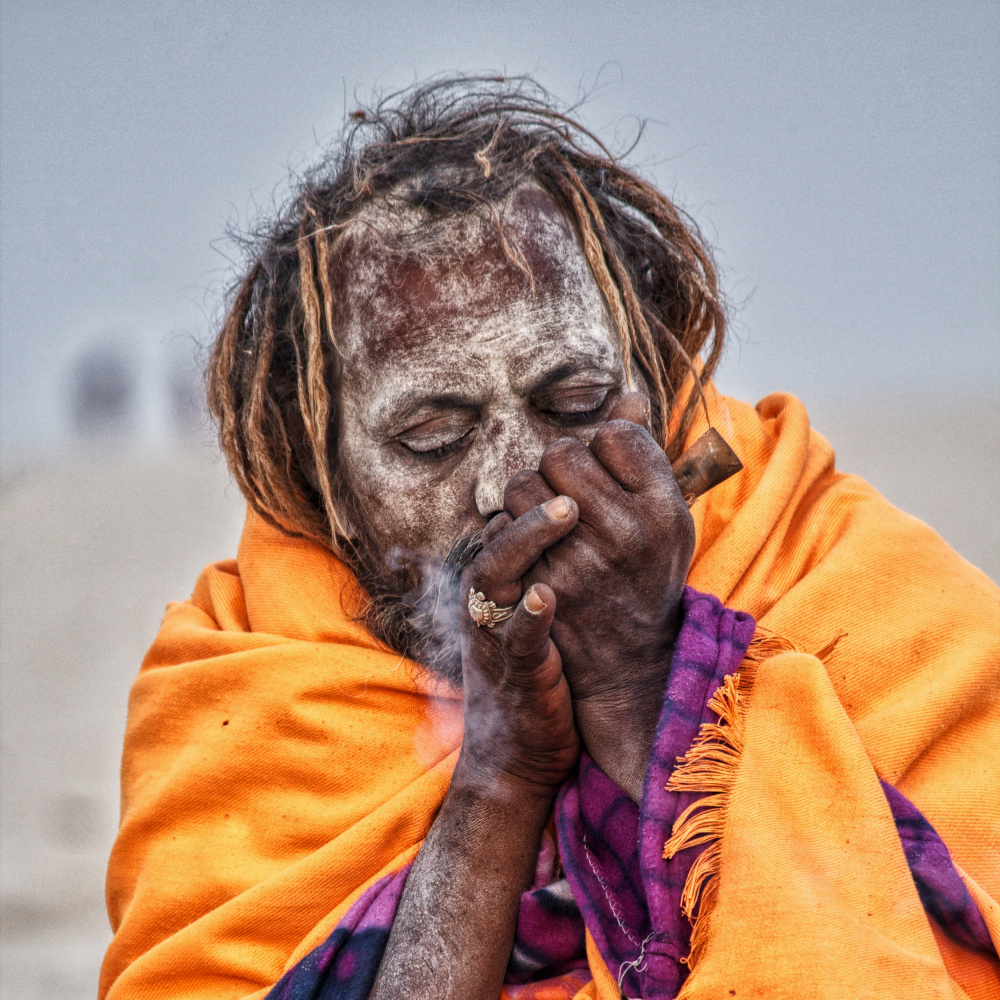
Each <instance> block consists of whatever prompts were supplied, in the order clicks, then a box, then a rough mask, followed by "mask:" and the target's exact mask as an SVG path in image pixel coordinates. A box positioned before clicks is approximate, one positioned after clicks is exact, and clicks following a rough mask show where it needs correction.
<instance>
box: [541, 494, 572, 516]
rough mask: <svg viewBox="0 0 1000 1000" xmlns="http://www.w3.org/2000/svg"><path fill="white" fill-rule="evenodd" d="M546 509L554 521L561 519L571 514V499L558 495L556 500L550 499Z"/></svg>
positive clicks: (545, 506)
mask: <svg viewBox="0 0 1000 1000" xmlns="http://www.w3.org/2000/svg"><path fill="white" fill-rule="evenodd" d="M544 509H545V513H546V514H548V515H549V517H551V518H552V520H553V521H561V520H562V519H563V518H564V517H568V516H569V500H568V498H566V497H556V498H555V499H554V500H549V501H548V502H547V503H546V504H545V505H544Z"/></svg>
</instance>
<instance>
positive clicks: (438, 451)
mask: <svg viewBox="0 0 1000 1000" xmlns="http://www.w3.org/2000/svg"><path fill="white" fill-rule="evenodd" d="M474 430H475V428H474V427H470V428H469V429H468V430H467V431H466V432H465V433H464V434H463V435H462V436H461V437H459V438H456V439H455V440H454V441H448V442H447V443H446V444H439V445H437V446H436V447H433V448H421V447H418V446H417V445H415V444H408V443H407V442H406V441H400V442H399V443H400V444H401V445H402V446H403V447H404V448H406V449H407V451H409V452H411V453H412V454H413V455H415V456H416V457H417V458H419V459H421V460H422V461H434V460H436V459H442V458H447V457H448V456H449V455H455V454H457V453H458V452H460V451H461V450H462V449H463V448H465V447H466V445H467V444H468V443H469V438H470V437H471V435H472V432H473V431H474Z"/></svg>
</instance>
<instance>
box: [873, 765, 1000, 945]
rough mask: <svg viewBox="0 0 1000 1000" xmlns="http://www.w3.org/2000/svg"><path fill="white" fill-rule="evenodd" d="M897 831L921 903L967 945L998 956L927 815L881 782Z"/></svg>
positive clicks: (947, 931)
mask: <svg viewBox="0 0 1000 1000" xmlns="http://www.w3.org/2000/svg"><path fill="white" fill-rule="evenodd" d="M882 791H884V792H885V797H886V799H887V800H888V802H889V808H890V809H891V810H892V818H893V819H894V820H895V821H896V832H897V833H898V834H899V839H900V841H901V842H902V844H903V853H904V854H905V855H906V862H907V864H908V865H909V866H910V874H911V875H912V876H913V881H914V883H915V884H916V887H917V893H918V895H919V896H920V902H921V903H923V904H924V909H925V910H926V911H927V912H928V914H929V915H930V916H932V917H933V918H934V919H935V920H936V921H937V922H938V924H939V925H940V926H941V928H942V930H944V932H945V933H946V934H947V935H948V936H949V937H950V938H952V940H954V941H957V942H958V943H959V944H960V945H962V946H963V947H965V948H970V949H971V950H973V951H978V952H982V953H983V954H986V955H995V954H996V948H994V946H993V941H992V940H991V938H990V932H989V930H988V929H987V927H986V921H985V920H983V915H982V914H981V913H980V912H979V909H978V907H977V906H976V904H975V903H974V902H973V899H972V896H971V895H970V894H969V890H968V889H967V888H966V887H965V882H963V881H962V876H961V875H959V874H958V872H957V871H956V869H955V863H954V862H953V861H952V860H951V855H950V854H949V853H948V848H947V847H945V844H944V841H943V840H942V839H941V837H940V836H939V835H938V832H937V830H935V829H934V827H933V826H931V825H930V823H929V822H928V821H927V818H926V817H925V816H924V814H923V813H922V812H921V811H920V810H919V809H918V808H917V807H916V806H915V805H914V804H913V803H912V802H911V801H910V800H909V799H908V798H907V797H906V796H905V795H904V794H903V793H902V792H900V791H899V790H898V789H896V788H894V787H893V786H892V785H890V784H889V782H888V781H883V782H882Z"/></svg>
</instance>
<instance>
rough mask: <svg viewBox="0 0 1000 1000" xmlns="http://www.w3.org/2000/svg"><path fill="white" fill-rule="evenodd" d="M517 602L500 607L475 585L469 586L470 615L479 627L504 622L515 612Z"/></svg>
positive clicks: (488, 626) (492, 625)
mask: <svg viewBox="0 0 1000 1000" xmlns="http://www.w3.org/2000/svg"><path fill="white" fill-rule="evenodd" d="M516 607H517V605H516V604H512V605H510V607H507V608H498V607H497V606H496V603H495V602H494V601H488V600H486V595H485V594H484V593H483V592H482V591H481V590H476V588H475V587H470V588H469V617H470V618H471V619H472V620H473V621H474V622H475V623H476V626H477V627H478V628H482V627H483V626H484V625H485V626H486V628H493V627H494V626H495V625H496V624H497V622H504V621H506V620H507V619H508V618H510V617H511V615H513V614H514V609H515V608H516Z"/></svg>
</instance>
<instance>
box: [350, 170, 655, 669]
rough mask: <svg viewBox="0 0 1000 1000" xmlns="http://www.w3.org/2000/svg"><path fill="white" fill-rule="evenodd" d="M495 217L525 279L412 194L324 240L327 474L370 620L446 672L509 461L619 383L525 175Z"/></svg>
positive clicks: (543, 202) (577, 274)
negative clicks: (342, 511)
mask: <svg viewBox="0 0 1000 1000" xmlns="http://www.w3.org/2000/svg"><path fill="white" fill-rule="evenodd" d="M504 221H505V235H506V238H507V241H508V246H509V247H512V248H513V252H514V255H515V256H516V255H517V254H520V255H521V258H522V261H523V263H524V264H525V265H526V268H527V270H529V271H530V273H531V275H532V278H533V286H532V281H531V280H529V279H528V277H527V276H526V274H525V272H524V270H522V269H520V268H518V267H517V266H516V265H515V264H514V263H512V262H511V259H510V256H511V255H510V254H505V253H504V249H503V247H502V246H501V244H500V240H499V237H498V235H497V233H496V230H495V229H494V227H493V226H492V225H491V224H490V223H489V222H488V221H486V220H483V219H481V218H479V217H478V216H476V215H472V214H467V215H464V216H458V217H454V218H451V219H447V220H438V221H435V222H430V223H428V222H427V221H426V220H423V219H421V217H420V215H419V213H418V212H417V211H416V210H414V211H413V212H407V213H406V215H405V216H404V217H403V218H400V217H399V216H398V215H394V216H391V217H390V216H388V215H387V214H386V213H384V212H380V211H378V210H377V209H373V210H370V211H368V212H367V213H366V214H365V215H364V216H362V217H361V219H360V220H359V221H358V222H357V223H355V224H354V225H353V226H352V227H351V229H350V230H349V231H348V232H347V233H345V234H344V235H343V236H342V237H341V239H340V240H339V241H338V243H337V248H336V258H335V259H336V262H337V266H335V267H334V269H333V271H334V276H335V280H336V284H337V288H336V291H335V299H336V300H337V301H338V302H339V303H340V308H341V314H340V315H339V316H338V323H337V326H338V329H339V330H340V331H342V332H341V369H340V378H339V396H338V399H337V412H338V415H339V426H338V435H337V439H338V451H337V456H336V462H337V465H338V468H337V476H338V478H339V481H340V483H341V487H342V489H343V490H344V492H345V494H346V497H347V498H349V500H350V506H351V509H350V510H349V511H348V517H349V523H350V522H353V525H352V527H353V528H354V530H355V533H356V542H355V547H354V552H353V558H352V562H353V564H354V569H355V571H356V572H357V573H358V576H359V578H360V579H361V581H362V583H363V584H364V586H365V587H366V589H367V591H368V594H369V596H370V598H371V605H370V607H369V609H368V617H367V621H368V625H369V627H370V628H371V629H372V631H373V632H374V633H375V634H376V635H377V636H378V637H379V638H380V639H382V640H383V641H384V642H386V643H387V645H389V646H391V647H393V648H395V649H397V650H398V651H399V652H402V653H404V654H406V655H408V656H410V657H411V658H413V659H416V660H419V661H421V662H422V663H424V665H425V666H427V667H429V668H430V669H431V670H432V671H434V672H435V673H436V674H438V675H439V676H442V677H445V678H447V679H448V680H451V681H453V682H456V683H457V682H458V681H459V679H460V678H461V654H460V648H459V636H458V632H457V620H458V619H457V614H458V613H459V611H458V607H457V606H458V604H459V602H460V600H461V595H460V594H459V593H458V576H459V572H460V567H461V561H462V557H463V556H464V557H466V558H470V557H471V555H473V554H474V553H475V541H474V539H475V536H476V535H477V533H478V532H479V531H480V530H481V529H482V528H483V526H484V525H485V524H486V522H487V521H488V520H489V518H490V517H491V516H492V515H493V514H495V513H497V512H498V511H500V510H502V509H503V496H504V488H505V486H506V485H507V482H508V480H509V479H510V478H511V476H513V475H514V473H516V472H519V471H521V470H522V469H537V467H538V462H539V459H540V458H541V455H542V452H543V451H544V450H545V448H546V446H547V445H549V444H550V443H551V442H553V441H555V440H556V439H558V438H561V437H566V436H567V435H573V436H575V437H578V438H580V439H581V440H583V441H587V442H589V440H590V438H591V437H592V436H593V434H594V432H595V431H596V429H597V427H598V425H599V424H600V423H601V422H602V421H603V420H604V418H605V417H606V415H607V414H608V413H609V412H610V410H611V408H612V406H613V405H614V403H615V401H616V400H617V398H618V397H619V396H620V395H621V393H622V392H623V391H624V390H625V388H626V381H625V371H624V367H623V365H622V361H621V357H620V349H619V347H618V337H617V334H616V332H615V330H614V328H613V326H612V323H611V320H610V318H609V316H608V313H607V309H606V308H605V305H604V301H603V299H602V297H601V294H600V291H599V289H598V287H597V284H596V282H595V280H594V277H593V275H592V273H591V271H590V268H589V267H588V265H587V262H586V258H585V257H584V254H583V251H582V250H581V248H580V246H579V243H578V241H577V238H576V236H575V234H574V232H573V230H572V229H571V227H570V225H569V224H568V222H567V220H566V219H565V218H564V217H563V216H562V214H561V213H560V212H559V211H558V209H557V208H556V206H555V205H554V203H553V202H552V201H551V200H550V199H549V198H548V196H547V195H545V194H544V193H543V192H541V191H540V190H538V189H536V188H524V189H521V190H520V191H519V192H518V193H517V194H516V196H515V197H514V198H513V200H512V204H511V205H510V206H508V209H507V211H506V213H505V217H504ZM637 381H639V382H641V379H637ZM470 540H472V541H471V544H470ZM449 554H450V556H451V558H448V557H449Z"/></svg>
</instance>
